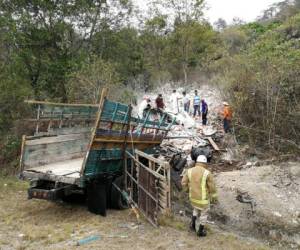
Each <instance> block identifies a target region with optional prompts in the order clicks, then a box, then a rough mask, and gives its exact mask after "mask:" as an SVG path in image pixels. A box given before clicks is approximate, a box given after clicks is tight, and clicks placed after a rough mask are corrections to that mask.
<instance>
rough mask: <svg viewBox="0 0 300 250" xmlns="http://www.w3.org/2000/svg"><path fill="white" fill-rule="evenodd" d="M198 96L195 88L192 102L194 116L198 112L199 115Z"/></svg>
mask: <svg viewBox="0 0 300 250" xmlns="http://www.w3.org/2000/svg"><path fill="white" fill-rule="evenodd" d="M200 100H201V99H200V96H199V95H198V91H197V90H195V96H194V102H193V105H194V118H195V117H196V114H197V112H198V115H199V117H200V115H201V112H200Z"/></svg>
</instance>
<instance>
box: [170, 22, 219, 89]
mask: <svg viewBox="0 0 300 250" xmlns="http://www.w3.org/2000/svg"><path fill="white" fill-rule="evenodd" d="M214 35H215V33H214V31H213V30H212V27H211V26H210V25H209V24H208V23H199V22H196V21H189V22H186V23H181V24H178V25H177V26H176V27H175V30H174V32H173V33H172V34H171V35H170V39H171V41H170V42H171V44H170V47H169V57H170V58H171V60H172V62H173V63H174V64H175V67H173V72H174V70H176V71H181V72H182V73H183V78H184V83H185V84H187V82H188V73H189V69H190V68H195V67H196V66H199V64H200V63H201V60H202V59H203V58H204V56H205V55H206V54H207V52H208V51H209V48H210V47H211V44H212V40H213V39H214Z"/></svg>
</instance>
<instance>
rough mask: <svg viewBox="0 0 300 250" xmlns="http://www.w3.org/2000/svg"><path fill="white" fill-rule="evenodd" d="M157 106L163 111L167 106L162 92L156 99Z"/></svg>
mask: <svg viewBox="0 0 300 250" xmlns="http://www.w3.org/2000/svg"><path fill="white" fill-rule="evenodd" d="M155 103H156V108H157V109H158V110H160V111H163V110H164V108H165V103H164V99H163V97H162V94H158V96H157V97H156V99H155Z"/></svg>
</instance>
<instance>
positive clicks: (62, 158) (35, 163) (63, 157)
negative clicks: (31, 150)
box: [23, 152, 85, 170]
mask: <svg viewBox="0 0 300 250" xmlns="http://www.w3.org/2000/svg"><path fill="white" fill-rule="evenodd" d="M84 155H85V152H79V153H72V154H68V155H61V156H60V157H56V158H55V157H51V158H44V159H43V158H38V159H35V160H34V159H32V160H30V161H24V163H23V165H24V166H23V168H24V170H26V169H28V168H32V167H39V166H44V165H47V164H52V163H59V162H63V161H67V160H72V159H77V158H83V157H84Z"/></svg>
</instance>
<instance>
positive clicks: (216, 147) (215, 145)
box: [206, 137, 220, 151]
mask: <svg viewBox="0 0 300 250" xmlns="http://www.w3.org/2000/svg"><path fill="white" fill-rule="evenodd" d="M206 139H207V140H208V141H209V143H210V144H211V145H212V147H213V148H214V150H216V151H220V148H219V147H218V145H217V144H216V143H215V142H214V140H213V139H212V138H211V137H207V138H206Z"/></svg>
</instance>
